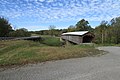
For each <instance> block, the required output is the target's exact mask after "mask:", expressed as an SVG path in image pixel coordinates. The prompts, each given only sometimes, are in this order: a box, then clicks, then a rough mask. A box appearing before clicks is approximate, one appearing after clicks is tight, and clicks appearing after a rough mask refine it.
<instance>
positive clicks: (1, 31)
mask: <svg viewBox="0 0 120 80" xmlns="http://www.w3.org/2000/svg"><path fill="white" fill-rule="evenodd" d="M11 31H12V27H11V24H10V23H9V22H8V20H7V19H5V18H4V17H0V37H7V36H8V34H9V32H11Z"/></svg>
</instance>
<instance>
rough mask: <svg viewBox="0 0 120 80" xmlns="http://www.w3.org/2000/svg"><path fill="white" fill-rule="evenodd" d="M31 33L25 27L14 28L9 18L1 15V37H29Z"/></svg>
mask: <svg viewBox="0 0 120 80" xmlns="http://www.w3.org/2000/svg"><path fill="white" fill-rule="evenodd" d="M30 35H31V34H30V33H29V32H28V30H27V29H25V28H21V29H16V30H13V29H12V26H11V24H10V23H9V22H8V20H7V19H5V18H4V17H0V37H27V36H30Z"/></svg>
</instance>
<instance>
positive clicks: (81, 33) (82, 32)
mask: <svg viewBox="0 0 120 80" xmlns="http://www.w3.org/2000/svg"><path fill="white" fill-rule="evenodd" d="M88 32H89V31H77V32H67V33H63V34H62V35H78V36H82V35H84V34H86V33H88Z"/></svg>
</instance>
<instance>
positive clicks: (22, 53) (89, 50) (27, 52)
mask: <svg viewBox="0 0 120 80" xmlns="http://www.w3.org/2000/svg"><path fill="white" fill-rule="evenodd" d="M98 54H101V51H99V50H97V49H95V48H94V47H93V46H89V45H85V46H83V45H82V46H80V45H75V46H66V47H55V46H46V45H43V44H41V43H39V42H33V41H23V40H21V41H0V65H1V66H2V65H3V66H5V65H16V64H26V63H34V62H44V61H50V60H61V59H68V58H81V57H86V56H93V55H98Z"/></svg>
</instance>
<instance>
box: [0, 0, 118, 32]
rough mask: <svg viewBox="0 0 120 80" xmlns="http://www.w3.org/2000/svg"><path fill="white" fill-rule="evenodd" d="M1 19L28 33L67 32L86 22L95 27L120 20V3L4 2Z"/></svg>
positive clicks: (96, 0) (102, 0) (103, 0)
mask: <svg viewBox="0 0 120 80" xmlns="http://www.w3.org/2000/svg"><path fill="white" fill-rule="evenodd" d="M0 16H4V17H6V18H7V19H8V20H9V22H10V23H11V24H12V25H13V26H14V28H15V29H17V28H23V27H24V28H27V29H28V30H30V31H31V30H32V31H35V30H43V29H48V27H49V25H55V26H56V28H59V29H60V28H62V29H63V28H67V27H68V26H69V25H75V24H76V23H77V22H78V21H79V20H81V19H83V18H84V19H86V20H88V21H89V23H90V25H91V26H92V27H95V26H97V25H99V24H100V22H101V21H102V20H106V21H110V20H111V19H112V18H115V17H118V16H120V0H0Z"/></svg>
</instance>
